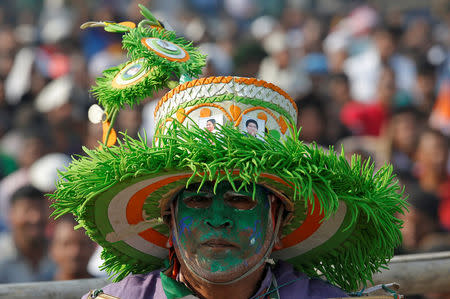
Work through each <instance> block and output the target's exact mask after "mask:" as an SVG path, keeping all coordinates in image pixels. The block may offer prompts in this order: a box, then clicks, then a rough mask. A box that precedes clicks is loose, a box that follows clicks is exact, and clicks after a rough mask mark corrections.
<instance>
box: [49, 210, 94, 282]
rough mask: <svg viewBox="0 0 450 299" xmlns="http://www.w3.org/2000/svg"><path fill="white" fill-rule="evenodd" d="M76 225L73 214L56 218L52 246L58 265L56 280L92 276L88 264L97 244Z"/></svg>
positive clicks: (51, 252) (53, 255)
mask: <svg viewBox="0 0 450 299" xmlns="http://www.w3.org/2000/svg"><path fill="white" fill-rule="evenodd" d="M76 225H77V222H76V221H75V219H74V218H73V216H72V215H64V216H62V217H60V218H58V219H57V220H56V223H55V227H54V232H53V239H52V241H51V246H50V256H51V257H52V259H53V261H54V262H55V263H56V267H57V268H56V273H55V276H54V278H53V279H54V280H69V279H81V278H90V277H92V276H91V275H90V274H89V273H88V271H87V265H88V263H89V259H90V258H91V256H92V254H93V253H94V251H95V248H96V244H95V243H94V242H92V241H91V239H89V237H88V236H87V235H86V232H85V231H84V229H83V228H80V229H77V230H74V227H75V226H76Z"/></svg>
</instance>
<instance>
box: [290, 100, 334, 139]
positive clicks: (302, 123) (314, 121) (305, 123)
mask: <svg viewBox="0 0 450 299" xmlns="http://www.w3.org/2000/svg"><path fill="white" fill-rule="evenodd" d="M296 103H297V107H298V118H297V126H298V128H300V127H301V132H300V139H301V140H303V141H305V142H306V143H313V142H315V143H317V144H319V145H321V146H325V147H328V146H329V145H330V144H331V143H330V142H329V141H328V139H327V136H326V132H325V128H326V126H327V119H326V115H325V108H324V106H323V104H322V103H321V101H320V100H319V99H318V98H314V97H308V98H306V99H303V100H298V101H296Z"/></svg>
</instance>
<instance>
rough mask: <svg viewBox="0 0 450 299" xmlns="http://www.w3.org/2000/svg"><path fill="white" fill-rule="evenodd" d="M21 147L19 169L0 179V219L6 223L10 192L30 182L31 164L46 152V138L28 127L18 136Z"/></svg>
mask: <svg viewBox="0 0 450 299" xmlns="http://www.w3.org/2000/svg"><path fill="white" fill-rule="evenodd" d="M20 137H21V139H22V138H23V139H22V142H21V148H20V149H17V151H18V153H19V154H18V156H17V159H18V164H19V169H18V170H16V171H15V172H13V173H11V174H10V175H8V176H7V177H5V178H4V179H3V180H1V181H0V219H3V221H4V222H5V223H6V222H7V219H8V215H7V213H8V211H9V203H10V199H11V196H12V194H13V193H14V192H15V191H16V190H17V189H18V188H20V187H22V186H25V185H27V184H29V183H30V177H29V169H30V167H31V165H32V164H33V163H34V162H35V161H36V160H38V159H39V158H40V157H42V156H43V155H44V154H45V153H46V152H47V145H48V142H47V139H46V138H45V137H44V135H43V134H42V133H41V132H38V131H35V130H32V129H29V130H28V131H26V132H24V133H23V135H21V136H20Z"/></svg>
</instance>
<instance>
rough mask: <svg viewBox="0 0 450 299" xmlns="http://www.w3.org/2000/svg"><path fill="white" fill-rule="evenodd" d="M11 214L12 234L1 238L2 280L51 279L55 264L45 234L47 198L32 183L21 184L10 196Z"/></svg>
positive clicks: (1, 281) (0, 277) (3, 281)
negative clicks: (50, 256)
mask: <svg viewBox="0 0 450 299" xmlns="http://www.w3.org/2000/svg"><path fill="white" fill-rule="evenodd" d="M8 215H9V227H10V228H11V234H7V233H4V234H3V235H2V237H1V239H0V252H1V253H2V254H1V256H0V283H13V282H27V281H46V280H51V279H52V278H53V276H54V272H55V264H54V263H53V262H52V261H51V260H50V258H49V256H48V239H47V236H46V234H45V231H46V224H47V218H48V216H49V208H48V204H47V199H46V198H45V197H44V195H43V193H42V192H40V191H39V190H37V189H36V188H34V187H32V186H29V185H27V186H24V187H21V188H19V189H18V190H17V191H16V192H14V194H13V195H12V197H11V203H10V207H9V213H8Z"/></svg>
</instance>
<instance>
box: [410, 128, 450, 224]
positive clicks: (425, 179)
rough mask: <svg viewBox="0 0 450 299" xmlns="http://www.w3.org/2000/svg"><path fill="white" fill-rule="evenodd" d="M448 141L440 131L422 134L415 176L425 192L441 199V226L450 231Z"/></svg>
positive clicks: (429, 131) (418, 146) (427, 131)
mask: <svg viewBox="0 0 450 299" xmlns="http://www.w3.org/2000/svg"><path fill="white" fill-rule="evenodd" d="M448 155H449V145H448V139H447V138H446V137H445V136H444V135H443V134H442V133H441V132H439V131H436V130H432V129H428V130H426V131H424V132H423V133H422V135H421V136H420V138H419V142H418V145H417V151H416V154H415V157H416V165H415V166H416V167H415V173H414V174H415V176H416V177H417V178H418V180H419V185H420V186H421V187H422V189H424V190H425V191H428V192H432V193H434V194H436V195H437V196H438V197H439V199H440V207H439V216H440V221H441V224H442V226H443V227H444V228H446V229H447V230H449V231H450V217H449V215H450V176H449V175H448V171H447V163H448Z"/></svg>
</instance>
